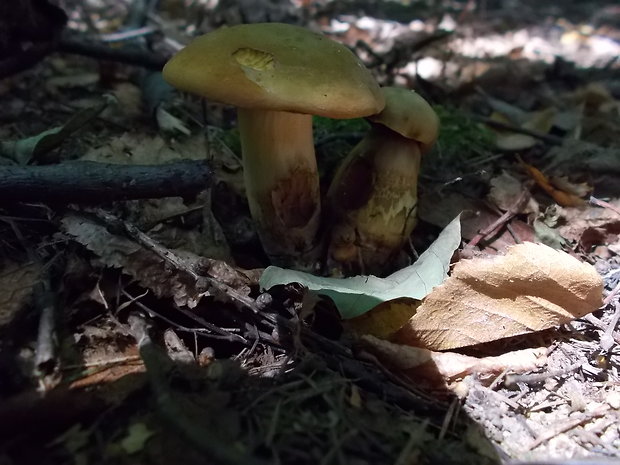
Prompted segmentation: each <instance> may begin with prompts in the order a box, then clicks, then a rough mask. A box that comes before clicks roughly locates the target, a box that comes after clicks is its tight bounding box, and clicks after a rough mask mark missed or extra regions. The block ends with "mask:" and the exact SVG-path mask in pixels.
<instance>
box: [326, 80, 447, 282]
mask: <svg viewBox="0 0 620 465" xmlns="http://www.w3.org/2000/svg"><path fill="white" fill-rule="evenodd" d="M382 91H383V94H384V96H385V102H386V104H385V108H384V109H383V111H381V112H380V113H378V114H376V115H372V116H370V117H369V118H368V120H369V121H370V122H371V129H370V131H369V132H368V134H366V136H365V137H364V138H363V139H362V141H361V142H360V143H359V144H358V145H356V146H355V147H354V148H353V150H352V151H351V153H350V154H349V155H348V156H347V157H346V158H345V160H344V161H343V162H342V164H341V165H340V166H339V168H338V170H337V171H336V174H335V176H334V179H333V181H332V184H331V186H330V188H329V191H328V193H327V205H328V212H329V213H328V215H329V217H330V222H329V223H330V224H331V225H332V230H331V232H330V239H329V247H328V255H329V256H328V262H329V263H330V265H331V266H336V267H339V268H341V269H343V270H346V271H348V272H357V273H363V274H368V273H372V274H381V273H384V272H385V271H387V270H386V268H388V266H389V265H390V264H391V262H393V259H394V258H395V256H396V254H397V253H398V252H399V251H400V250H401V248H402V246H403V245H404V243H405V241H406V240H407V238H408V237H409V235H410V234H411V231H412V230H413V228H414V227H415V225H416V222H417V220H416V210H417V201H418V192H417V186H418V173H419V171H420V160H421V156H422V154H424V153H426V152H428V151H429V150H430V148H431V147H432V145H433V143H434V142H435V140H436V139H437V134H438V130H439V119H438V117H437V115H436V114H435V112H434V111H433V109H432V108H431V106H430V105H429V104H428V103H427V102H426V100H424V99H423V98H422V97H420V95H419V94H417V93H416V92H414V91H412V90H408V89H402V88H397V87H386V88H383V89H382Z"/></svg>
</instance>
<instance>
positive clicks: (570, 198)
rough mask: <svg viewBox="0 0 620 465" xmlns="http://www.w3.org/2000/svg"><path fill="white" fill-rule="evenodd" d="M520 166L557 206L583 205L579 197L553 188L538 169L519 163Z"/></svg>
mask: <svg viewBox="0 0 620 465" xmlns="http://www.w3.org/2000/svg"><path fill="white" fill-rule="evenodd" d="M521 165H522V166H523V168H524V169H525V170H526V171H527V172H528V174H529V175H530V176H531V177H532V179H534V181H536V184H538V185H539V186H540V187H541V188H542V189H543V190H544V191H545V192H546V193H547V194H549V195H550V196H551V197H553V200H555V201H556V202H557V203H558V205H561V206H562V207H577V206H579V205H583V204H584V203H585V202H584V200H583V199H581V198H580V197H579V196H577V195H575V194H573V193H571V192H565V191H562V190H560V189H557V188H556V187H555V186H553V184H552V183H551V181H550V180H549V179H548V178H547V176H545V174H544V173H543V172H542V171H540V170H539V169H538V168H536V167H534V166H532V165H528V164H527V163H523V162H521Z"/></svg>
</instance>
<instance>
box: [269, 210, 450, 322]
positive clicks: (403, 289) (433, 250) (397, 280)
mask: <svg viewBox="0 0 620 465" xmlns="http://www.w3.org/2000/svg"><path fill="white" fill-rule="evenodd" d="M460 242H461V225H460V217H457V218H455V219H454V220H453V221H452V222H451V223H450V224H449V225H448V226H446V228H445V229H444V230H443V231H442V232H441V234H440V235H439V237H438V238H437V240H436V241H435V242H434V243H433V244H432V245H431V246H430V247H429V248H428V249H427V250H426V251H425V252H424V253H423V254H422V255H420V258H418V260H417V261H416V262H415V263H414V264H413V265H411V266H408V267H406V268H403V269H402V270H399V271H397V272H395V273H392V274H391V275H390V276H388V277H387V278H377V277H376V276H355V277H353V278H346V279H338V278H323V277H319V276H313V275H311V274H309V273H303V272H301V271H295V270H287V269H283V268H278V267H276V266H270V267H268V268H267V269H266V270H265V272H264V273H263V275H262V276H261V278H260V282H259V284H260V286H261V287H262V288H264V289H270V288H271V287H273V286H276V285H278V284H289V283H301V284H303V285H304V286H306V287H307V288H308V289H310V290H311V291H315V292H317V293H318V294H324V295H327V296H329V297H330V298H331V299H332V300H333V301H334V303H335V304H336V306H337V307H338V311H339V312H340V315H341V316H342V317H343V318H345V319H346V318H353V317H356V316H359V315H361V314H363V313H365V312H367V311H368V310H370V309H371V308H373V307H376V306H377V305H379V304H381V303H382V302H385V301H387V300H391V299H397V298H401V297H408V298H411V299H421V298H423V297H424V296H426V295H428V293H429V292H430V291H431V289H433V287H435V286H438V285H439V284H441V283H442V282H443V281H444V279H445V278H446V276H447V274H448V269H449V266H450V259H451V258H452V255H453V253H454V251H455V250H456V248H457V247H458V246H459V244H460Z"/></svg>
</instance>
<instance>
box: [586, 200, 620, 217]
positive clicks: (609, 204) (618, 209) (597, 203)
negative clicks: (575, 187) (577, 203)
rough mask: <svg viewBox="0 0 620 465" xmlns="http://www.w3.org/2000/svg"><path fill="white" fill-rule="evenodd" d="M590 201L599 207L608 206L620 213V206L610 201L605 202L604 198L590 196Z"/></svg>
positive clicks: (609, 208)
mask: <svg viewBox="0 0 620 465" xmlns="http://www.w3.org/2000/svg"><path fill="white" fill-rule="evenodd" d="M590 203H591V204H592V205H596V206H597V207H603V208H607V209H608V210H611V211H612V212H614V213H616V214H618V215H620V208H618V207H616V206H615V205H612V204H611V203H609V202H605V201H604V200H600V199H597V198H596V197H594V196H590Z"/></svg>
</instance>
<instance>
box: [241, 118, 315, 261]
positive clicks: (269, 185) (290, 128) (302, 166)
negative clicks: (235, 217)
mask: <svg viewBox="0 0 620 465" xmlns="http://www.w3.org/2000/svg"><path fill="white" fill-rule="evenodd" d="M238 122H239V131H240V134H241V148H242V152H243V165H244V177H245V187H246V192H247V198H248V203H249V206H250V212H251V214H252V217H253V218H254V220H255V222H256V226H257V229H258V233H259V236H260V239H261V242H262V244H263V248H264V249H265V252H266V253H267V255H268V256H269V258H270V259H271V261H272V263H273V264H275V265H279V266H283V267H288V268H296V269H303V270H311V269H313V268H315V267H316V263H317V260H318V253H319V248H318V247H317V233H318V229H319V222H320V214H321V202H320V189H319V175H318V170H317V165H316V157H315V154H314V145H313V140H312V116H311V115H303V114H298V113H289V112H282V111H269V110H250V109H241V108H240V109H239V110H238Z"/></svg>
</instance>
